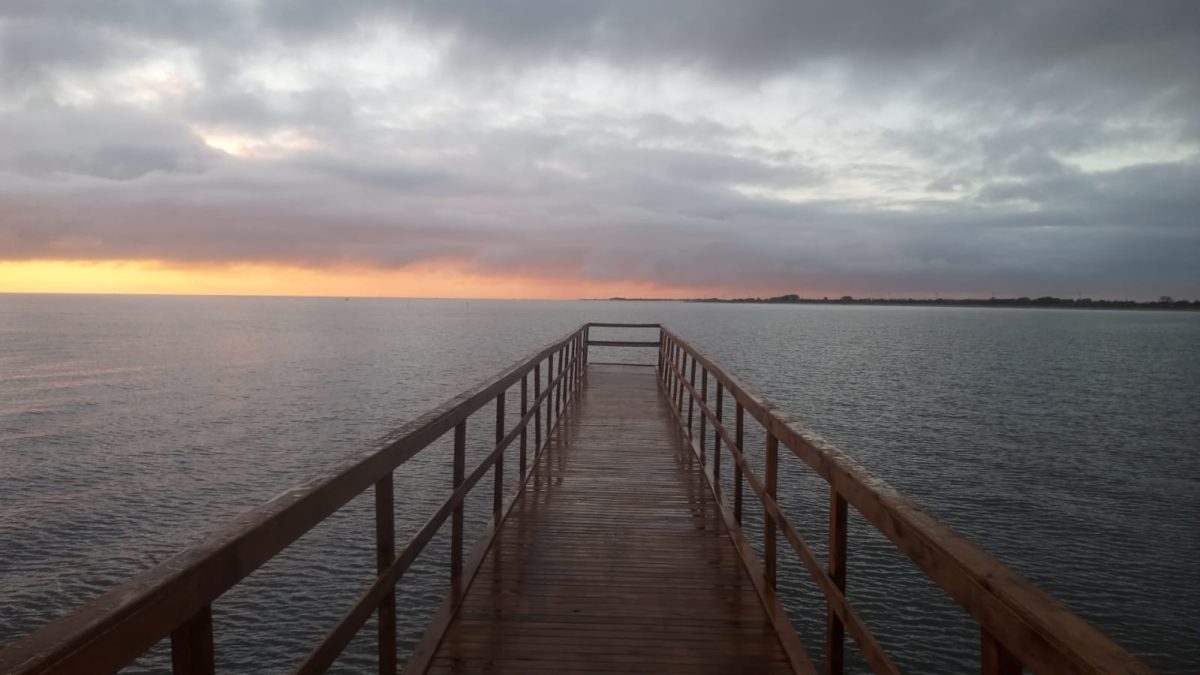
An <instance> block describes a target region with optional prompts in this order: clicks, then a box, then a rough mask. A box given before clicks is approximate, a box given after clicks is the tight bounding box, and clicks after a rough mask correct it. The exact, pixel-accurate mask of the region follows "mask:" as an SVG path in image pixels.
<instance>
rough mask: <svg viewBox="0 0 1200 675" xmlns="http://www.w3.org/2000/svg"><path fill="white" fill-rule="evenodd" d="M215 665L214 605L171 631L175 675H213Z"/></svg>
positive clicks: (172, 665) (207, 606)
mask: <svg viewBox="0 0 1200 675" xmlns="http://www.w3.org/2000/svg"><path fill="white" fill-rule="evenodd" d="M215 663H216V660H215V659H214V658H213V628H212V605H205V606H204V608H203V609H201V610H200V611H199V612H196V613H195V614H193V615H192V617H191V618H190V619H188V620H187V621H184V622H183V623H182V624H180V625H179V627H178V628H176V629H175V630H173V631H171V670H172V672H173V673H175V675H212V673H213V672H214V671H215V669H216V665H215Z"/></svg>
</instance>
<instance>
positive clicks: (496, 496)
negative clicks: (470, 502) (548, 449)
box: [492, 392, 505, 525]
mask: <svg viewBox="0 0 1200 675" xmlns="http://www.w3.org/2000/svg"><path fill="white" fill-rule="evenodd" d="M504 394H505V392H500V394H499V395H498V396H496V447H500V443H501V442H503V441H504ZM493 468H494V469H495V473H496V485H495V489H494V490H493V492H492V515H494V516H499V515H500V508H501V507H502V506H503V505H504V451H503V450H501V451H500V452H498V453H496V464H495V466H494V467H493ZM496 524H497V525H499V524H500V521H499V520H497V521H496Z"/></svg>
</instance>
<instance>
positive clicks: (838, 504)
mask: <svg viewBox="0 0 1200 675" xmlns="http://www.w3.org/2000/svg"><path fill="white" fill-rule="evenodd" d="M846 515H847V514H846V499H845V498H844V497H842V496H841V495H840V494H838V491H837V489H836V488H834V487H833V486H832V485H830V486H829V564H828V566H827V567H826V571H828V572H829V578H830V579H832V580H833V583H834V585H836V586H837V587H838V589H839V590H841V591H842V592H843V593H845V591H846V522H847V521H846ZM845 654H846V627H845V626H844V625H843V624H842V620H841V618H840V617H838V615H837V613H836V612H834V611H833V606H832V605H830V604H829V603H826V623H825V673H826V675H842V672H843V670H844V668H845Z"/></svg>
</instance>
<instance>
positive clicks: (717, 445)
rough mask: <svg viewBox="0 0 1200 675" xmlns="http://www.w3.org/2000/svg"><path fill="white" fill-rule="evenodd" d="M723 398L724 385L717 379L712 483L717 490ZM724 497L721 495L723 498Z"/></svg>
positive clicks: (719, 475) (723, 417) (719, 477)
mask: <svg viewBox="0 0 1200 675" xmlns="http://www.w3.org/2000/svg"><path fill="white" fill-rule="evenodd" d="M724 399H725V385H723V384H721V381H720V380H717V421H716V423H715V424H713V454H712V461H713V484H714V485H716V486H717V488H718V490H717V491H718V492H720V487H721V431H722V430H723V429H724V428H725V416H724V415H723V414H722V413H723V412H724V411H723V408H724ZM723 498H724V497H722V499H723Z"/></svg>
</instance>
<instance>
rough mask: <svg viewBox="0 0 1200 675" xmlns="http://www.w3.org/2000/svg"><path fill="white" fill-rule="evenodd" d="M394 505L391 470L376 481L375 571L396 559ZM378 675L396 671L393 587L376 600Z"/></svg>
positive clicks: (381, 572) (394, 597)
mask: <svg viewBox="0 0 1200 675" xmlns="http://www.w3.org/2000/svg"><path fill="white" fill-rule="evenodd" d="M395 521H396V509H395V494H394V489H393V487H392V472H390V471H389V472H388V473H387V475H385V476H384V477H383V478H380V479H379V480H378V481H377V482H376V483H375V571H376V573H378V574H383V573H384V572H385V571H386V570H387V568H388V567H390V566H391V564H392V561H393V560H395V559H396V524H395ZM378 624H379V675H395V672H396V590H395V588H394V587H393V588H392V590H391V591H389V592H388V594H387V595H385V596H383V599H382V600H380V601H379V621H378Z"/></svg>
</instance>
